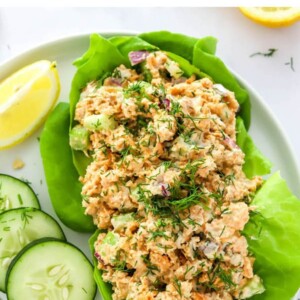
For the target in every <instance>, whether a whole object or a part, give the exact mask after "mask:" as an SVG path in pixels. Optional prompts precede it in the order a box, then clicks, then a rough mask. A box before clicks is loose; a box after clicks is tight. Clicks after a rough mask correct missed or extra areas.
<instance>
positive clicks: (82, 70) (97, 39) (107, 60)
mask: <svg viewBox="0 0 300 300" xmlns="http://www.w3.org/2000/svg"><path fill="white" fill-rule="evenodd" d="M120 64H125V65H126V64H127V61H126V59H124V57H123V55H122V54H121V53H120V52H119V50H118V49H117V48H116V47H115V46H114V45H113V44H112V43H111V42H110V41H108V40H107V39H105V38H103V37H101V36H100V35H98V34H92V35H91V37H90V47H89V49H88V50H87V52H86V53H85V54H83V56H82V57H81V58H78V59H77V60H76V61H75V62H74V65H75V66H76V67H77V71H76V73H75V75H74V78H73V80H72V85H71V92H70V127H73V126H74V125H75V121H74V112H75V107H76V103H77V102H78V100H79V97H80V93H81V90H82V88H84V87H85V86H86V84H87V83H88V82H90V81H92V80H98V79H100V78H101V77H102V76H103V75H104V74H107V73H108V72H112V71H113V70H114V68H116V67H117V66H119V65H120ZM72 154H73V162H74V166H75V168H76V170H77V171H78V173H79V174H80V175H84V174H85V171H86V167H87V166H88V165H89V164H90V163H91V159H90V158H88V157H86V156H85V155H84V153H83V152H81V151H76V150H72Z"/></svg>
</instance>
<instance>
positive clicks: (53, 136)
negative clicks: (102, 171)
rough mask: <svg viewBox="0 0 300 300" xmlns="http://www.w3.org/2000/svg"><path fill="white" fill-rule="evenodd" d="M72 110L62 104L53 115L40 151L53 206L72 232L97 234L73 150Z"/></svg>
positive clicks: (42, 139)
mask: <svg viewBox="0 0 300 300" xmlns="http://www.w3.org/2000/svg"><path fill="white" fill-rule="evenodd" d="M69 110H70V108H69V104H68V103H59V104H58V105H57V106H56V108H55V109H54V110H53V111H52V112H51V114H50V115H49V117H48V119H47V121H46V124H45V126H44V129H43V132H42V134H41V138H40V151H41V156H42V159H43V166H44V172H45V177H46V181H47V186H48V192H49V195H50V199H51V202H52V206H53V208H54V210H55V212H56V214H57V216H58V217H59V219H60V220H61V221H62V222H63V223H64V224H65V225H66V226H68V227H69V228H71V229H73V230H75V231H81V232H93V231H94V230H95V225H94V224H93V221H92V218H91V217H89V216H86V215H85V214H84V208H83V207H82V198H81V188H82V185H81V183H80V182H79V180H78V173H77V171H76V169H75V167H74V165H73V162H72V152H71V148H70V146H69V123H70V111H69Z"/></svg>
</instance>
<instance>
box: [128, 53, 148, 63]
mask: <svg viewBox="0 0 300 300" xmlns="http://www.w3.org/2000/svg"><path fill="white" fill-rule="evenodd" d="M148 55H149V52H148V51H145V50H142V51H131V52H129V53H128V57H129V60H130V63H131V65H132V66H135V65H137V64H139V63H141V62H143V61H144V60H146V58H147V56H148Z"/></svg>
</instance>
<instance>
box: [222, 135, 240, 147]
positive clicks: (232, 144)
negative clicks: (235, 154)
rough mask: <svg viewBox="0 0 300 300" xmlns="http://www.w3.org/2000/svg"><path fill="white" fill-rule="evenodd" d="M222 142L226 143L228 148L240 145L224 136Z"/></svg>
mask: <svg viewBox="0 0 300 300" xmlns="http://www.w3.org/2000/svg"><path fill="white" fill-rule="evenodd" d="M224 144H225V145H227V146H228V147H229V148H230V149H240V147H239V146H238V145H237V144H236V143H235V141H234V140H233V139H231V138H230V137H228V136H227V137H225V139H224Z"/></svg>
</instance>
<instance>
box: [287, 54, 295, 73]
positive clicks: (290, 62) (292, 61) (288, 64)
mask: <svg viewBox="0 0 300 300" xmlns="http://www.w3.org/2000/svg"><path fill="white" fill-rule="evenodd" d="M285 65H286V66H290V68H291V69H292V71H293V72H295V69H294V58H293V57H291V58H290V61H289V62H286V63H285Z"/></svg>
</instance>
